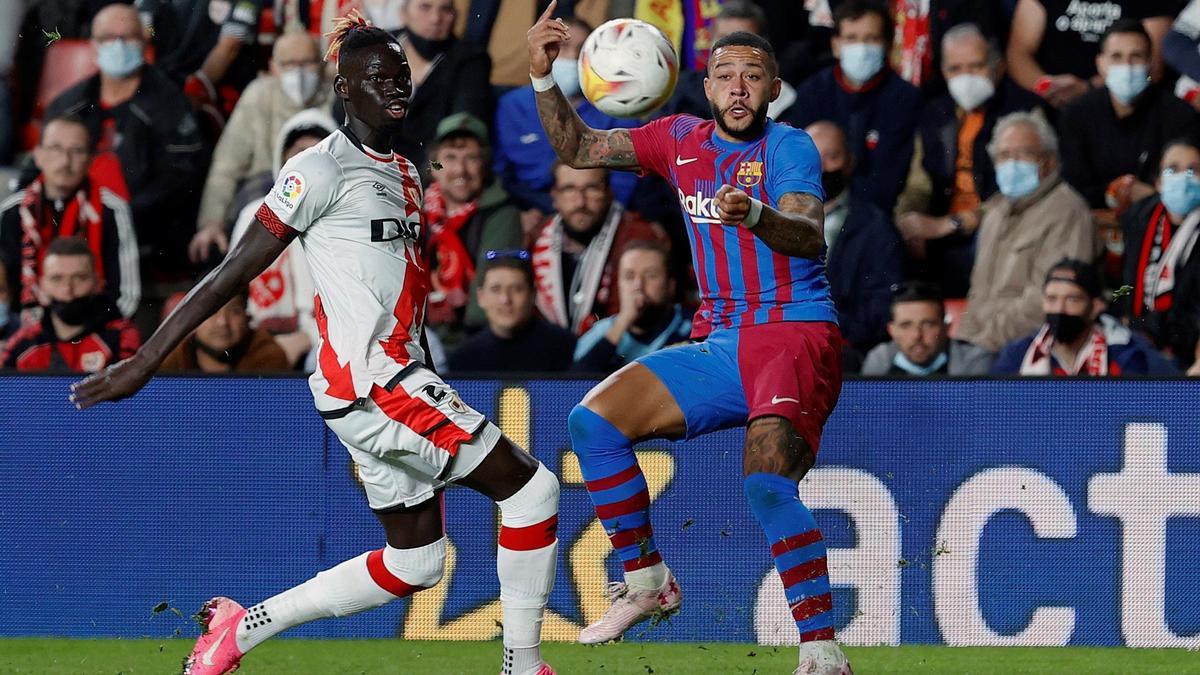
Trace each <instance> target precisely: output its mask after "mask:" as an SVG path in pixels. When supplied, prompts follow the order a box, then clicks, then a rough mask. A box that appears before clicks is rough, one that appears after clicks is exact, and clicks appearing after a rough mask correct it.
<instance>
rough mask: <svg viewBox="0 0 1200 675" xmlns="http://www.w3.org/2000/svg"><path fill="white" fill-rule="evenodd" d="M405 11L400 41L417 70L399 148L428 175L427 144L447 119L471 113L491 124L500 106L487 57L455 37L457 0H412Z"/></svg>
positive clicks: (398, 143)
mask: <svg viewBox="0 0 1200 675" xmlns="http://www.w3.org/2000/svg"><path fill="white" fill-rule="evenodd" d="M403 7H404V9H403V10H401V14H402V16H403V19H404V26H405V28H404V31H403V32H402V34H401V36H400V42H401V44H403V46H404V53H405V54H406V55H407V56H408V64H409V66H410V67H411V68H412V86H413V92H412V95H411V96H410V97H409V105H408V111H407V113H406V115H405V117H404V132H403V133H402V134H401V135H400V136H398V137H397V139H396V146H395V148H394V149H395V151H396V152H399V153H400V154H401V155H403V156H405V157H407V158H408V159H409V160H411V161H412V163H413V164H415V165H416V167H417V169H418V170H420V171H421V172H422V173H425V168H426V162H425V144H426V143H427V142H429V141H432V140H433V137H434V135H435V134H436V132H437V125H438V123H439V122H441V121H442V120H443V119H445V118H446V117H449V116H450V115H451V114H452V113H456V112H467V113H471V114H472V115H474V116H475V117H478V118H479V119H481V120H483V122H484V123H485V124H487V125H489V126H490V125H491V123H492V113H493V112H494V110H495V101H494V100H493V99H492V88H491V87H489V86H487V81H488V74H489V73H490V72H491V68H492V63H491V59H489V58H488V55H487V53H486V52H484V51H481V50H480V49H479V48H478V47H476V46H475V45H473V44H472V43H470V42H467V41H465V40H460V39H458V38H456V37H455V36H454V33H453V32H451V29H452V28H453V27H454V15H455V10H454V6H453V5H452V3H451V0H409V1H408V2H405V3H404V5H403Z"/></svg>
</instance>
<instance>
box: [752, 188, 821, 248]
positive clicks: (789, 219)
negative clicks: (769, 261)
mask: <svg viewBox="0 0 1200 675" xmlns="http://www.w3.org/2000/svg"><path fill="white" fill-rule="evenodd" d="M752 231H753V232H754V234H755V235H756V236H757V237H758V238H759V239H762V240H763V242H764V243H765V244H766V245H767V246H770V247H771V249H772V250H774V251H776V252H778V253H782V254H784V255H789V256H792V257H795V258H816V257H817V256H819V255H820V254H821V246H822V245H823V244H824V243H825V208H824V206H823V205H822V204H821V200H820V199H817V198H816V197H815V196H813V195H810V194H806V193H803V192H789V193H787V194H785V195H783V196H782V197H780V198H779V207H778V208H772V207H770V206H767V205H765V204H764V205H763V210H762V216H760V217H759V220H758V224H757V225H755V226H754V229H753V230H752Z"/></svg>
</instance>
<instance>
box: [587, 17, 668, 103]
mask: <svg viewBox="0 0 1200 675" xmlns="http://www.w3.org/2000/svg"><path fill="white" fill-rule="evenodd" d="M678 77H679V59H678V58H677V57H676V56H675V48H674V47H672V46H671V42H670V41H669V40H667V36H665V35H663V34H662V31H660V30H659V29H657V28H655V27H654V26H651V25H650V24H648V23H646V22H645V21H638V20H637V19H613V20H612V21H609V22H607V23H603V24H601V25H600V27H599V28H597V29H596V30H594V31H592V34H591V35H589V36H588V37H587V40H585V41H584V43H583V50H582V51H581V52H580V54H579V82H580V86H581V87H582V89H583V95H584V96H586V97H587V100H589V101H591V102H592V105H594V106H596V107H597V108H599V109H600V112H602V113H604V114H606V115H611V116H613V117H641V116H642V115H645V114H646V113H648V112H650V111H651V110H654V109H655V108H657V107H659V106H660V105H662V104H663V103H666V102H667V99H668V98H670V96H671V92H672V91H674V89H675V80H676V79H677V78H678Z"/></svg>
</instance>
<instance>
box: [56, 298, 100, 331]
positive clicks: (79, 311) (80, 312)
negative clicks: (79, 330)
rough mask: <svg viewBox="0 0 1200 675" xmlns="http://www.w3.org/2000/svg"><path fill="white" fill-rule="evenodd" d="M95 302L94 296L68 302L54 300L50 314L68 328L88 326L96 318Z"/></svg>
mask: <svg viewBox="0 0 1200 675" xmlns="http://www.w3.org/2000/svg"><path fill="white" fill-rule="evenodd" d="M93 300H94V296H91V295H87V296H84V297H82V298H75V299H74V300H68V301H66V302H63V301H62V300H53V301H51V302H50V312H51V313H52V314H54V316H57V317H58V318H59V319H60V320H61V321H62V322H63V323H65V324H67V325H68V326H86V325H87V324H88V323H90V322H91V321H92V320H93V319H94V318H95V316H94V315H95V313H96V312H95V311H94V310H95V309H96V307H95V305H96V303H95V302H93Z"/></svg>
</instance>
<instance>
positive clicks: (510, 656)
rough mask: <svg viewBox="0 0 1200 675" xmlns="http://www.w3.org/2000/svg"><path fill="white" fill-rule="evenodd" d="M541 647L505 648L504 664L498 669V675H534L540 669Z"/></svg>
mask: <svg viewBox="0 0 1200 675" xmlns="http://www.w3.org/2000/svg"><path fill="white" fill-rule="evenodd" d="M542 663H543V661H542V649H541V645H534V646H532V647H505V648H504V663H503V664H502V665H501V667H500V675H527V674H528V673H536V672H538V670H539V669H541V667H542Z"/></svg>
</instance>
